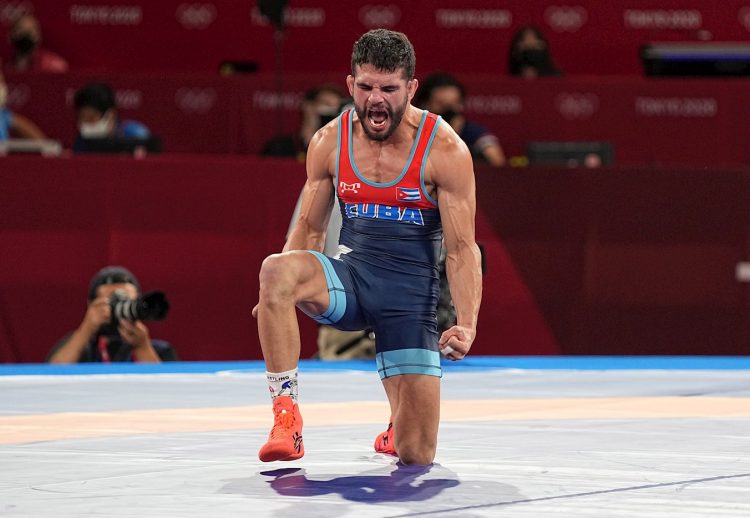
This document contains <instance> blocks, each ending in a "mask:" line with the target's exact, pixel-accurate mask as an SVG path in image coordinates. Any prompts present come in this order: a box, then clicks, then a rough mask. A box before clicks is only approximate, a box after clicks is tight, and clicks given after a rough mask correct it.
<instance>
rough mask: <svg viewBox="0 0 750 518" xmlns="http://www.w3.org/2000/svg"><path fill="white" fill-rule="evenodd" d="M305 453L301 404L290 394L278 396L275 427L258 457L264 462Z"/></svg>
mask: <svg viewBox="0 0 750 518" xmlns="http://www.w3.org/2000/svg"><path fill="white" fill-rule="evenodd" d="M304 454H305V446H304V445H303V444H302V415H300V413H299V406H297V405H296V404H295V403H294V401H292V398H291V397H289V396H277V397H276V398H275V399H274V400H273V428H271V433H270V434H269V435H268V442H266V444H264V445H263V447H262V448H261V449H260V451H259V452H258V458H259V459H260V460H261V461H263V462H272V461H274V460H297V459H300V458H302V456H303V455H304Z"/></svg>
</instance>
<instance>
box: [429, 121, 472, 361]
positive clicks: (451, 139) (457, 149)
mask: <svg viewBox="0 0 750 518" xmlns="http://www.w3.org/2000/svg"><path fill="white" fill-rule="evenodd" d="M437 137H438V138H436V141H435V146H434V147H433V150H432V152H431V153H430V162H431V163H432V166H431V167H430V171H431V181H432V183H433V185H434V186H435V187H436V188H437V197H438V207H439V209H440V218H441V220H442V223H443V237H444V239H445V246H446V249H447V258H446V272H447V274H448V284H449V286H450V291H451V297H452V298H453V305H454V306H455V308H456V325H454V326H453V327H451V328H450V329H447V330H446V331H445V332H444V333H443V334H442V336H441V337H440V342H439V346H440V349H441V350H442V349H444V348H445V347H446V346H450V347H451V349H453V352H451V353H449V354H448V355H447V357H448V358H450V359H453V360H460V359H462V358H463V357H464V356H466V354H468V352H469V349H470V348H471V344H472V343H473V342H474V337H475V335H476V329H477V315H478V313H479V304H480V302H481V300H482V266H481V255H480V253H479V247H478V246H477V244H476V242H475V240H474V237H475V236H474V216H475V212H476V193H475V191H476V185H475V181H474V166H473V163H472V159H471V153H470V152H469V150H468V148H467V147H466V145H465V144H464V143H463V141H461V139H459V138H458V136H457V135H456V134H455V133H454V132H453V131H446V128H445V125H444V126H443V127H442V128H441V129H440V132H439V133H438V135H437Z"/></svg>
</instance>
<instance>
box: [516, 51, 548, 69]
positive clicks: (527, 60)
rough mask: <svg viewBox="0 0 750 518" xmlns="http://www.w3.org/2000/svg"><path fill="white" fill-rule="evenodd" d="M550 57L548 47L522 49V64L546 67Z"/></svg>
mask: <svg viewBox="0 0 750 518" xmlns="http://www.w3.org/2000/svg"><path fill="white" fill-rule="evenodd" d="M549 63H550V57H549V51H548V50H547V49H524V50H522V51H521V64H522V65H523V66H527V67H534V68H546V67H548V66H549Z"/></svg>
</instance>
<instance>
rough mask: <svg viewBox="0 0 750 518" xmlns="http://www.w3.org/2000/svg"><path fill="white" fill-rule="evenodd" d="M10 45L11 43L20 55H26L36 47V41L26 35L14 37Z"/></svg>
mask: <svg viewBox="0 0 750 518" xmlns="http://www.w3.org/2000/svg"><path fill="white" fill-rule="evenodd" d="M11 43H13V47H15V49H16V51H17V52H18V53H20V54H28V53H29V52H31V51H32V50H34V47H36V41H35V40H34V38H32V37H31V36H29V35H28V34H21V35H19V36H15V37H14V38H13V39H12V40H11Z"/></svg>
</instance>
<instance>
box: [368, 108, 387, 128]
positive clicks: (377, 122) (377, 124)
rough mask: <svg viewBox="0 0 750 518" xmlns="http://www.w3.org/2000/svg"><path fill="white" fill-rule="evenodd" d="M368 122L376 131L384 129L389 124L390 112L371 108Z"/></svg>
mask: <svg viewBox="0 0 750 518" xmlns="http://www.w3.org/2000/svg"><path fill="white" fill-rule="evenodd" d="M367 120H368V122H369V123H370V126H372V127H373V128H375V129H384V128H385V126H386V124H387V123H388V111H386V110H385V109H382V108H371V109H369V110H368V111H367Z"/></svg>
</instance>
